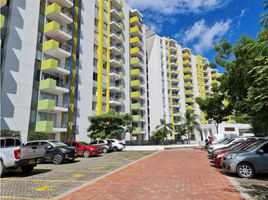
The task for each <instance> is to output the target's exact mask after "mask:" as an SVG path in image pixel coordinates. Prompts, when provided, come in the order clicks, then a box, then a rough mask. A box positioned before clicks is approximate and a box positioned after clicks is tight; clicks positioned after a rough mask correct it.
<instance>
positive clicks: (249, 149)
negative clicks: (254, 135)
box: [243, 141, 263, 151]
mask: <svg viewBox="0 0 268 200" xmlns="http://www.w3.org/2000/svg"><path fill="white" fill-rule="evenodd" d="M261 143H263V141H257V142H254V143H253V144H251V145H249V146H247V147H246V148H244V149H243V150H244V151H252V150H254V149H256V148H257V147H258V146H259V145H260V144H261Z"/></svg>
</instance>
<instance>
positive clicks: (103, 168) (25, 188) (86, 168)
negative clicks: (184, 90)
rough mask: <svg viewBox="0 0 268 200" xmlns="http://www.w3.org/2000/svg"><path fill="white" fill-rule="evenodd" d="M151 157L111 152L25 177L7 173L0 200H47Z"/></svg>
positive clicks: (50, 166) (41, 168)
mask: <svg viewBox="0 0 268 200" xmlns="http://www.w3.org/2000/svg"><path fill="white" fill-rule="evenodd" d="M151 153H152V152H114V153H108V154H104V155H103V156H101V157H94V158H88V159H87V158H79V159H78V161H77V162H75V163H69V164H63V165H53V164H40V165H38V166H37V167H36V168H35V169H34V171H33V173H31V174H29V175H27V176H23V175H22V174H21V172H12V173H8V174H6V175H5V177H4V178H1V179H0V182H1V183H0V189H1V190H0V191H1V192H0V194H1V195H0V199H16V200H17V199H40V198H42V199H50V198H52V197H55V196H57V195H60V194H62V193H64V192H66V191H69V190H70V189H73V188H75V187H78V186H80V185H82V184H85V183H86V182H88V181H91V180H94V179H96V178H98V177H100V176H102V175H104V174H107V173H109V172H111V171H114V170H116V169H118V168H120V167H122V166H125V165H127V164H129V163H131V162H133V161H135V160H137V159H140V158H143V157H144V156H147V155H149V154H151Z"/></svg>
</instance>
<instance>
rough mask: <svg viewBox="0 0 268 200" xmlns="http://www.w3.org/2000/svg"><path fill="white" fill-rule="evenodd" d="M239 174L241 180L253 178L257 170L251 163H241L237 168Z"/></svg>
mask: <svg viewBox="0 0 268 200" xmlns="http://www.w3.org/2000/svg"><path fill="white" fill-rule="evenodd" d="M237 174H238V176H239V177H241V178H252V177H253V176H254V174H255V169H254V167H253V166H252V165H251V164H249V163H241V164H239V165H238V167H237Z"/></svg>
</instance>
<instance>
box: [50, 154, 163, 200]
mask: <svg viewBox="0 0 268 200" xmlns="http://www.w3.org/2000/svg"><path fill="white" fill-rule="evenodd" d="M159 152H160V151H156V152H154V153H152V154H150V155H148V156H145V157H143V158H141V159H138V160H135V161H133V162H131V163H129V164H127V165H125V166H123V167H120V168H118V169H116V170H114V171H111V172H109V173H107V174H104V175H102V176H100V177H98V178H96V179H94V180H91V181H88V182H86V183H84V184H82V185H80V186H78V187H75V188H72V189H71V190H69V191H67V192H65V193H63V194H60V195H58V196H56V197H53V198H51V199H53V200H57V199H60V198H63V197H65V196H67V195H68V194H71V193H73V192H75V191H77V190H79V189H82V188H84V187H87V186H90V185H91V184H93V183H95V182H97V181H99V180H100V179H103V178H105V177H107V176H109V175H111V174H114V173H116V172H118V171H120V170H122V169H125V168H127V167H129V166H131V165H133V164H135V163H138V162H140V161H142V160H145V159H147V158H149V157H151V156H153V155H155V154H157V153H159Z"/></svg>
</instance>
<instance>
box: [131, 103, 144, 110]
mask: <svg viewBox="0 0 268 200" xmlns="http://www.w3.org/2000/svg"><path fill="white" fill-rule="evenodd" d="M141 109H143V108H142V106H141V104H140V103H133V104H131V110H141Z"/></svg>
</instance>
